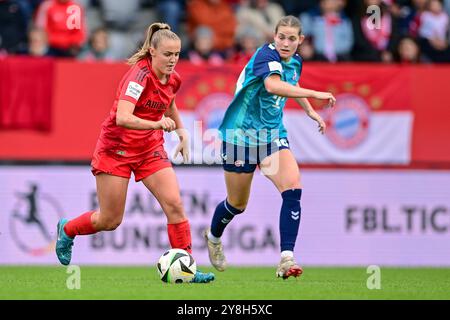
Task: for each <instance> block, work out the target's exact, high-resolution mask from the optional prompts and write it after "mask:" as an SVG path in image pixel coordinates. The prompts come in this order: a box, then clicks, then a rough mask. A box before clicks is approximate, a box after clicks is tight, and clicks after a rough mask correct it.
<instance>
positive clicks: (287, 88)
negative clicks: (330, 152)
mask: <svg viewBox="0 0 450 320" xmlns="http://www.w3.org/2000/svg"><path fill="white" fill-rule="evenodd" d="M303 40H304V36H303V35H302V30H301V23H300V21H299V20H298V19H297V18H296V17H294V16H286V17H283V18H282V19H281V20H280V21H279V22H278V24H277V26H276V29H275V37H274V42H273V43H270V44H265V45H263V46H262V47H260V48H259V49H258V50H257V51H256V52H255V54H254V55H253V56H252V58H251V59H250V61H249V62H248V63H247V65H246V66H245V68H244V70H243V71H242V73H241V75H240V76H239V79H238V81H237V87H236V93H235V96H234V99H233V101H232V102H231V104H230V105H229V107H228V109H227V111H226V113H225V117H224V119H223V121H222V124H221V126H220V127H219V131H220V133H221V137H222V139H223V143H222V160H223V168H224V170H225V182H226V186H227V198H226V199H225V200H224V201H223V202H221V203H220V204H219V205H218V206H217V208H216V210H215V212H214V216H213V218H212V222H211V227H210V229H208V230H206V231H205V233H204V237H205V239H206V242H207V245H208V251H209V258H210V260H211V263H212V265H213V266H214V267H215V268H216V269H217V270H219V271H224V270H225V268H226V259H225V256H224V253H223V248H222V243H221V240H220V237H221V236H222V234H223V232H224V230H225V227H226V226H227V225H228V223H229V222H230V221H231V220H232V219H233V218H234V217H235V216H236V215H238V214H241V213H243V212H244V210H245V207H246V206H247V202H248V198H249V195H250V186H251V183H252V178H253V173H254V171H255V169H256V166H257V165H258V166H259V167H260V169H261V171H262V173H263V174H264V175H266V176H267V177H268V178H269V179H270V180H271V181H272V182H273V184H274V185H275V186H276V188H277V189H278V191H279V192H280V193H281V197H282V199H283V203H282V206H281V213H280V220H279V221H280V225H279V227H280V245H281V248H280V251H281V261H280V263H279V265H278V268H277V271H276V275H277V276H278V277H282V278H283V279H286V278H288V277H290V276H294V277H298V276H299V275H300V274H301V273H302V272H303V271H302V268H301V267H300V266H299V265H298V264H297V262H296V261H295V259H294V253H293V252H294V246H295V241H296V238H297V233H298V229H299V226H300V214H301V208H300V199H301V195H302V186H301V183H300V172H299V169H298V165H297V161H296V160H295V158H294V156H293V155H292V153H291V151H290V149H289V141H288V139H287V131H286V129H285V127H284V125H283V121H282V119H283V107H284V105H285V103H286V100H287V98H294V99H295V100H296V101H297V102H298V103H299V104H300V105H301V106H302V108H303V109H304V110H305V111H306V114H307V115H308V116H309V117H310V118H311V119H313V120H315V121H317V123H318V126H319V131H320V132H321V133H324V131H325V128H326V126H325V123H324V121H323V120H322V118H321V117H320V116H319V115H318V114H317V113H316V112H315V111H314V110H313V108H312V107H311V104H310V103H309V102H308V100H307V98H316V99H324V100H328V102H329V105H330V106H333V105H334V104H335V102H336V99H335V98H334V97H333V95H332V94H331V93H328V92H317V91H313V90H308V89H304V88H301V87H300V86H299V85H298V81H299V78H300V74H301V71H302V58H301V57H300V56H299V55H298V53H297V51H298V47H299V45H300V44H301V43H302V41H303Z"/></svg>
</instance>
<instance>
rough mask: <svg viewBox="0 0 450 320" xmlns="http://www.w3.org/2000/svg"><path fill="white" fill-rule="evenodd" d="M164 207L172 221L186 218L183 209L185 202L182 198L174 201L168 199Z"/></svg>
mask: <svg viewBox="0 0 450 320" xmlns="http://www.w3.org/2000/svg"><path fill="white" fill-rule="evenodd" d="M164 209H165V211H166V215H167V216H168V217H169V218H170V220H172V221H174V220H180V221H182V220H185V219H186V216H185V214H184V209H183V202H182V201H181V199H173V200H172V201H167V203H166V204H165V205H164Z"/></svg>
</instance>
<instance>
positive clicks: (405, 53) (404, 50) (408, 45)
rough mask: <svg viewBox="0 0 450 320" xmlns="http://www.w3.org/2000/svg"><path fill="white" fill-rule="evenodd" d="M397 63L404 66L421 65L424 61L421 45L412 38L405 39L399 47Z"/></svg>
mask: <svg viewBox="0 0 450 320" xmlns="http://www.w3.org/2000/svg"><path fill="white" fill-rule="evenodd" d="M395 58H396V61H397V62H400V63H403V64H411V63H419V62H423V61H424V59H423V58H422V56H421V53H420V48H419V45H418V44H417V42H416V40H415V39H414V38H412V37H403V38H402V39H401V40H400V42H399V44H398V47H397V51H396V55H395Z"/></svg>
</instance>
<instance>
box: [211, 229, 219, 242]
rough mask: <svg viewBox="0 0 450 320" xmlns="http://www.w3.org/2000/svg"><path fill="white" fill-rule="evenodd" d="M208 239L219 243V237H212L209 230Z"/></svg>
mask: <svg viewBox="0 0 450 320" xmlns="http://www.w3.org/2000/svg"><path fill="white" fill-rule="evenodd" d="M208 239H209V241H211V242H212V243H220V238H217V237H214V236H213V235H212V233H211V231H209V232H208Z"/></svg>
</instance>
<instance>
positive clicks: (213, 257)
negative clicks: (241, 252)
mask: <svg viewBox="0 0 450 320" xmlns="http://www.w3.org/2000/svg"><path fill="white" fill-rule="evenodd" d="M209 230H210V229H209V228H208V229H206V230H205V231H204V232H203V237H204V238H205V241H206V245H207V247H208V254H209V261H211V264H212V265H213V267H214V268H216V269H217V271H225V268H226V267H227V260H226V259H225V255H224V254H223V246H222V242H221V241H219V242H218V243H214V242H212V241H211V240H209V238H208V234H209Z"/></svg>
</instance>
